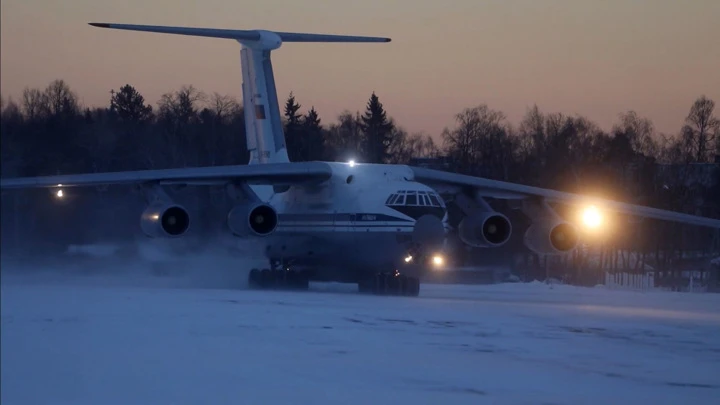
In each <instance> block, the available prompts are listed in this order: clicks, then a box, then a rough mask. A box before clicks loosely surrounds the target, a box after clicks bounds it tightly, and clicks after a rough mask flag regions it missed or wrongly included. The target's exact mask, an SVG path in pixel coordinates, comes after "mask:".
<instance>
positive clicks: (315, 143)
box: [303, 106, 325, 161]
mask: <svg viewBox="0 0 720 405" xmlns="http://www.w3.org/2000/svg"><path fill="white" fill-rule="evenodd" d="M303 124H304V130H305V136H306V137H307V139H306V144H307V154H306V155H305V156H304V158H305V159H304V160H308V161H313V160H322V159H323V157H324V156H325V142H324V139H323V128H322V125H321V124H320V117H319V116H318V113H317V111H315V107H314V106H313V107H311V108H310V111H308V113H307V115H305V118H304V120H303Z"/></svg>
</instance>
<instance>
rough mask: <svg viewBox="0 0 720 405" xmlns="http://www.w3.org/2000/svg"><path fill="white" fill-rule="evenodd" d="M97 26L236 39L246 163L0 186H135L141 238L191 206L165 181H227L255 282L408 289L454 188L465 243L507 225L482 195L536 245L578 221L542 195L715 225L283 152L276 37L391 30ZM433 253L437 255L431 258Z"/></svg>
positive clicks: (500, 234) (498, 240)
mask: <svg viewBox="0 0 720 405" xmlns="http://www.w3.org/2000/svg"><path fill="white" fill-rule="evenodd" d="M90 25H92V26H96V27H102V28H114V29H122V30H133V31H146V32H156V33H166V34H179V35H190V36H203V37H212V38H224V39H231V40H235V41H237V42H239V43H240V44H241V51H240V60H241V66H242V78H243V88H242V97H243V107H244V112H245V125H246V133H247V139H246V141H247V146H248V150H249V151H250V161H249V164H248V165H238V166H220V167H199V168H179V169H167V170H142V171H127V172H112V173H92V174H75V175H59V176H44V177H33V178H17V179H2V188H3V189H10V188H28V187H46V188H52V187H63V188H65V187H73V186H94V185H101V184H102V185H109V184H136V185H139V186H140V187H141V188H142V189H143V190H144V191H145V195H146V197H147V200H148V208H147V209H146V210H145V211H144V212H143V214H142V215H141V221H140V222H141V228H142V230H143V232H144V233H145V234H146V235H147V236H149V237H179V236H181V235H183V234H185V232H186V231H187V230H188V228H189V226H190V222H191V221H190V215H189V214H188V212H187V210H186V209H185V208H183V207H182V206H180V205H178V204H176V203H174V202H173V201H172V200H171V198H170V197H169V196H168V194H167V193H165V192H164V191H163V186H168V185H198V186H222V187H225V188H226V190H227V192H228V193H229V195H230V196H231V197H233V198H234V199H235V200H236V201H237V205H236V206H235V207H234V208H233V209H232V210H231V211H230V212H229V213H228V218H227V225H228V229H229V230H230V231H231V232H232V233H233V234H234V235H235V236H238V237H241V238H261V239H262V240H263V242H265V243H264V245H265V255H266V257H267V259H268V261H269V265H268V268H266V269H253V270H252V271H251V272H250V276H249V281H250V284H251V285H253V286H255V287H257V288H275V287H278V286H292V287H296V288H307V286H308V280H328V281H330V280H332V281H340V282H351V283H358V285H359V287H360V290H361V291H368V292H373V293H375V294H401V295H412V296H416V295H417V294H418V292H419V288H420V282H419V276H420V274H419V272H420V270H418V269H419V268H422V267H421V266H417V265H413V263H418V262H422V263H424V262H427V261H428V260H431V258H433V257H434V256H435V255H437V254H442V250H443V246H444V241H445V237H446V234H447V227H446V224H445V221H444V220H445V219H446V217H447V207H446V205H445V202H444V201H443V199H442V198H441V197H440V195H439V194H440V193H442V194H444V195H448V194H450V195H452V198H453V199H454V201H455V202H456V203H457V204H458V206H459V207H460V209H461V210H462V213H463V219H462V220H461V222H460V223H459V226H458V227H457V230H458V235H459V237H460V239H461V240H462V241H463V242H464V243H466V244H468V245H471V246H474V247H486V248H492V247H497V246H501V245H503V244H504V243H505V242H507V241H508V239H509V238H510V235H511V233H512V224H511V223H510V221H509V220H508V218H507V217H505V216H504V215H502V214H500V213H498V212H495V211H493V210H492V209H491V208H490V206H489V205H488V203H487V202H486V201H485V200H484V198H487V197H490V198H495V199H512V200H515V201H516V202H518V204H517V205H516V206H517V207H518V208H520V209H522V211H523V212H524V213H525V214H526V215H527V216H528V217H529V218H530V219H531V220H532V225H531V226H530V228H529V229H528V230H527V231H526V232H525V235H524V241H525V244H526V246H527V247H528V248H530V249H531V250H533V251H534V252H537V253H540V254H546V255H547V254H562V253H565V252H569V251H571V250H573V249H574V248H575V247H576V246H577V244H578V241H579V239H580V237H579V232H578V229H577V228H576V227H575V226H574V225H572V224H571V223H569V222H567V221H566V220H564V219H562V218H561V217H560V216H559V215H558V214H557V213H556V212H555V211H554V210H553V209H552V208H551V206H550V205H549V204H548V203H550V202H561V203H569V204H579V205H586V204H589V203H591V204H594V205H595V206H597V207H600V208H601V209H602V210H603V211H615V212H618V213H621V214H629V215H635V216H641V217H649V218H657V219H662V220H669V221H678V222H684V223H688V224H695V225H701V226H708V227H713V228H720V221H719V220H714V219H709V218H702V217H698V216H692V215H686V214H681V213H677V212H671V211H664V210H659V209H654V208H649V207H642V206H637V205H630V204H625V203H620V202H615V201H609V200H597V199H590V198H588V197H584V196H581V195H577V194H570V193H563V192H559V191H555V190H549V189H542V188H537V187H530V186H524V185H519V184H514V183H506V182H500V181H494V180H488V179H484V178H478V177H472V176H466V175H459V174H455V173H448V172H442V171H436V170H430V169H424V168H417V167H411V166H407V165H390V164H363V163H357V164H355V163H353V162H349V163H340V162H290V161H289V159H288V154H287V150H286V146H285V145H286V144H285V136H284V133H283V128H282V122H281V118H280V108H279V103H278V99H277V91H276V89H275V79H274V76H273V70H272V64H271V61H270V53H271V51H273V50H275V49H278V48H279V47H280V46H281V44H282V43H283V42H355V43H359V42H390V39H389V38H376V37H357V36H343V35H320V34H302V33H287V32H271V31H265V30H226V29H208V28H188V27H163V26H147V25H128V24H106V23H91V24H90ZM435 260H438V258H435Z"/></svg>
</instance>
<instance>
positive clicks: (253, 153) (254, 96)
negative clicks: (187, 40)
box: [90, 23, 390, 164]
mask: <svg viewBox="0 0 720 405" xmlns="http://www.w3.org/2000/svg"><path fill="white" fill-rule="evenodd" d="M90 25H92V26H94V27H100V28H114V29H121V30H130V31H145V32H156V33H164V34H177V35H189V36H198V37H209V38H225V39H234V40H236V41H238V42H240V44H241V45H242V49H241V50H240V64H241V69H242V79H243V85H242V98H243V109H244V110H245V133H246V136H247V139H246V142H247V148H248V150H249V151H250V164H259V163H280V162H289V161H290V159H288V153H287V148H286V146H285V134H284V133H283V128H282V121H281V119H280V105H279V103H278V98H277V90H276V88H275V77H274V75H273V68H272V63H271V61H270V52H272V51H273V50H275V49H278V48H280V46H281V45H282V43H283V42H346V43H352V42H355V43H359V42H390V38H379V37H363V36H348V35H326V34H304V33H295V32H272V31H265V30H227V29H216V28H190V27H164V26H155V25H132V24H108V23H90Z"/></svg>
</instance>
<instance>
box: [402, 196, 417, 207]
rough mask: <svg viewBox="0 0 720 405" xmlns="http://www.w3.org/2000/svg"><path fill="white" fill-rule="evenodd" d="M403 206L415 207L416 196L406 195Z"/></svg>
mask: <svg viewBox="0 0 720 405" xmlns="http://www.w3.org/2000/svg"><path fill="white" fill-rule="evenodd" d="M405 205H417V195H415V194H408V196H407V201H406V203H405Z"/></svg>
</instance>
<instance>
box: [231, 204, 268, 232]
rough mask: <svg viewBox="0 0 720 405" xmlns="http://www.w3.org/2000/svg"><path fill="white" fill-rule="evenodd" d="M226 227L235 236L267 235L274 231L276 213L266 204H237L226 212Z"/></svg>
mask: <svg viewBox="0 0 720 405" xmlns="http://www.w3.org/2000/svg"><path fill="white" fill-rule="evenodd" d="M227 221H228V228H230V232H232V233H233V235H235V236H239V237H244V236H249V235H255V236H267V235H270V234H271V233H273V232H275V229H276V228H277V225H278V215H277V211H275V208H273V207H272V206H270V205H268V204H263V203H256V204H250V205H238V206H236V207H234V208H233V209H231V210H230V212H229V213H228V219H227Z"/></svg>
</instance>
